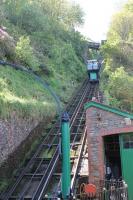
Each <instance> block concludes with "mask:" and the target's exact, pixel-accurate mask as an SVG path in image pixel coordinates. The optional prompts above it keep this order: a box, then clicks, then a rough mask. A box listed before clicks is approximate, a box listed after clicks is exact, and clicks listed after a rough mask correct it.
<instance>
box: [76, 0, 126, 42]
mask: <svg viewBox="0 0 133 200" xmlns="http://www.w3.org/2000/svg"><path fill="white" fill-rule="evenodd" d="M72 1H74V2H76V3H79V4H80V7H81V8H82V9H83V11H84V12H85V17H84V19H85V24H84V25H83V27H82V28H80V29H79V31H80V32H81V33H82V34H83V35H85V36H87V37H89V38H91V39H92V40H94V41H101V40H102V39H106V33H107V31H108V28H109V24H110V21H111V17H112V15H113V14H114V13H115V12H117V11H119V10H120V8H121V7H122V5H123V4H124V3H125V2H126V1H127V0H72Z"/></svg>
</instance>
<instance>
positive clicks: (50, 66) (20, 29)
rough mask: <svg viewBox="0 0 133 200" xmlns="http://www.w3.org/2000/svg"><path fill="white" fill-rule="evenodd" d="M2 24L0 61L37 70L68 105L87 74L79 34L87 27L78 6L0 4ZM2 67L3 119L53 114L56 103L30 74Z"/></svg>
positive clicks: (47, 1)
mask: <svg viewBox="0 0 133 200" xmlns="http://www.w3.org/2000/svg"><path fill="white" fill-rule="evenodd" d="M0 23H1V29H0V45H1V49H0V59H2V60H7V61H10V62H13V63H17V64H21V65H25V66H29V67H31V68H33V70H34V71H36V73H37V74H38V75H39V76H41V78H42V79H44V80H46V81H47V82H48V83H49V84H50V85H51V86H52V88H53V89H54V90H55V92H56V93H57V95H58V96H59V97H60V99H61V101H62V103H63V104H64V103H66V102H67V101H68V99H69V97H70V96H71V95H72V92H73V90H74V89H75V87H77V86H78V84H79V83H80V82H82V80H83V79H84V76H85V66H84V64H83V62H84V55H85V52H86V49H87V48H86V45H87V41H86V40H85V39H84V38H83V37H82V36H81V35H80V33H79V32H77V31H75V27H76V26H78V25H80V24H82V23H83V12H82V10H81V9H80V7H79V6H78V5H75V4H72V3H70V2H69V1H67V0H63V1H62V0H39V1H35V0H31V1H27V0H2V2H1V8H0ZM5 27H6V28H5ZM0 68H1V73H0V116H1V118H8V117H10V116H11V115H12V112H15V113H16V114H17V115H18V116H20V117H34V118H37V119H39V118H40V119H41V118H42V117H44V116H49V115H53V114H54V113H55V110H56V109H55V103H54V100H53V99H52V97H51V96H50V94H49V92H48V91H47V89H46V90H45V89H44V88H43V87H42V86H41V85H40V84H38V83H37V82H35V81H34V78H33V77H32V76H30V75H28V74H25V73H24V72H20V71H16V70H14V69H11V68H9V67H8V66H4V67H3V66H0Z"/></svg>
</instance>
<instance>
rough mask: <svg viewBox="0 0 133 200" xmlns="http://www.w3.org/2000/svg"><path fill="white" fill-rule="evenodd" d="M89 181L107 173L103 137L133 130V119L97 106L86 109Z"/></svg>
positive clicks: (96, 179)
mask: <svg viewBox="0 0 133 200" xmlns="http://www.w3.org/2000/svg"><path fill="white" fill-rule="evenodd" d="M86 125H87V139H88V161H89V181H90V182H93V183H94V182H97V181H99V180H102V179H103V178H104V175H105V170H104V145H103V138H104V136H107V135H113V134H121V133H126V132H127V133H128V132H133V120H128V118H125V117H124V116H120V115H118V114H115V113H112V112H108V111H105V110H102V109H99V108H96V107H90V108H88V109H87V110H86Z"/></svg>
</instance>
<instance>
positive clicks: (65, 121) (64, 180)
mask: <svg viewBox="0 0 133 200" xmlns="http://www.w3.org/2000/svg"><path fill="white" fill-rule="evenodd" d="M61 149H62V177H61V194H62V198H63V199H69V197H70V185H71V171H70V127H69V116H68V114H67V112H64V113H63V115H62V125H61Z"/></svg>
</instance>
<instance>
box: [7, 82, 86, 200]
mask: <svg viewBox="0 0 133 200" xmlns="http://www.w3.org/2000/svg"><path fill="white" fill-rule="evenodd" d="M85 84H86V83H84V84H83V85H85ZM81 89H83V87H81ZM76 108H78V106H77V107H76ZM74 113H75V112H74ZM73 118H74V114H73V115H72V118H71V119H73ZM57 123H58V122H57ZM47 137H48V136H47ZM45 139H46V138H45ZM45 139H44V141H45ZM43 144H44V142H43V143H42V144H41V145H40V146H39V148H38V150H37V152H36V153H35V154H34V156H33V158H32V159H31V160H30V161H29V163H28V165H27V167H26V168H25V170H24V171H23V173H22V174H21V176H20V177H19V179H18V181H16V184H14V187H13V189H12V190H11V192H10V193H8V197H6V198H4V200H5V199H8V198H9V197H10V196H11V195H12V193H13V192H14V191H15V189H16V187H17V186H18V184H19V182H20V181H21V179H22V178H23V176H24V175H25V174H26V170H27V168H28V167H29V166H30V165H31V164H32V161H33V159H35V158H36V156H37V155H38V153H39V151H40V150H41V149H42V146H43Z"/></svg>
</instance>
